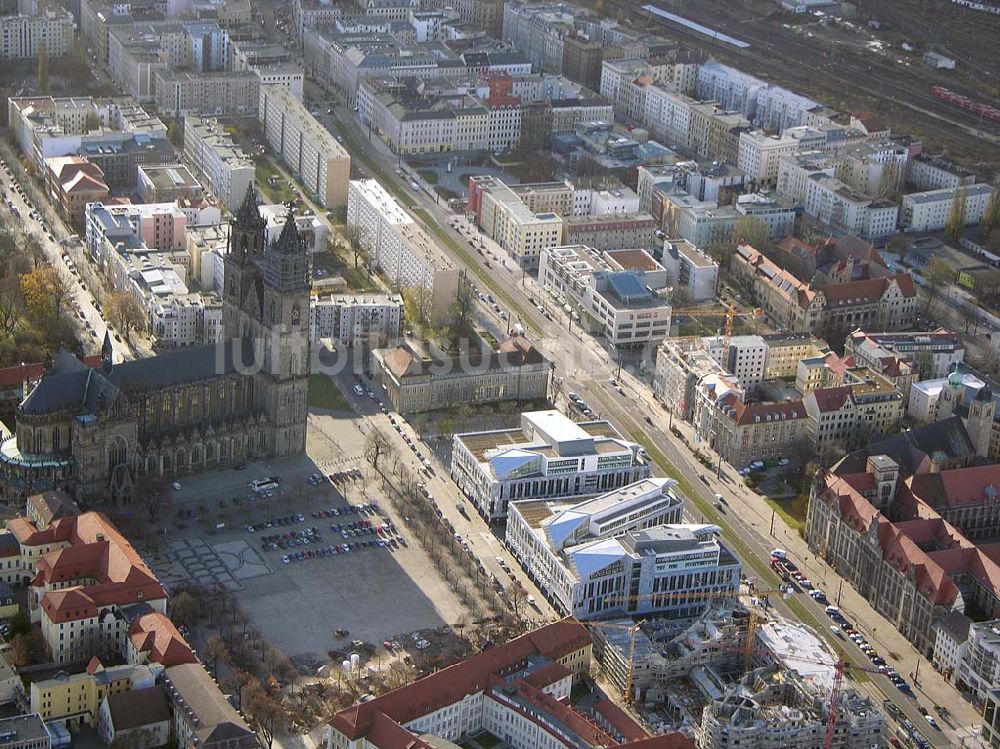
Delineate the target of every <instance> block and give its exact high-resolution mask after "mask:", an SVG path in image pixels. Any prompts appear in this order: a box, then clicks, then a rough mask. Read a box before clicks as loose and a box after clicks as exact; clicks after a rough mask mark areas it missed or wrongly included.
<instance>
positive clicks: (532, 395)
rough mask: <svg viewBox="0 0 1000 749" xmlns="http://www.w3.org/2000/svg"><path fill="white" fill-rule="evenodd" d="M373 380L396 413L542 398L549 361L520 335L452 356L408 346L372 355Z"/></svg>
mask: <svg viewBox="0 0 1000 749" xmlns="http://www.w3.org/2000/svg"><path fill="white" fill-rule="evenodd" d="M372 369H373V370H374V373H375V379H376V381H377V382H379V383H380V384H381V385H382V387H383V388H385V392H386V397H387V399H388V401H389V402H390V403H391V404H392V408H393V410H394V411H396V412H397V413H401V414H407V413H418V412H421V411H433V410H435V409H438V408H449V407H451V406H453V405H454V404H456V403H466V404H469V405H477V404H482V403H500V402H503V401H512V400H513V401H533V400H544V399H545V398H547V397H548V393H549V379H550V377H551V375H552V362H551V361H549V360H548V359H547V358H545V356H544V355H543V354H542V353H541V352H540V351H539V350H538V349H537V348H535V347H534V346H532V345H531V344H530V343H529V342H528V341H527V339H525V338H524V337H523V336H514V337H513V338H510V339H508V340H506V341H504V342H503V343H501V344H500V345H499V347H498V348H497V350H496V351H492V350H489V351H481V352H480V351H475V350H472V351H468V352H466V353H463V354H460V355H458V356H453V357H443V356H440V355H438V356H421V355H419V354H417V353H415V352H414V351H412V350H411V349H409V348H408V347H405V346H401V347H399V348H397V349H393V350H391V351H375V352H373V354H372Z"/></svg>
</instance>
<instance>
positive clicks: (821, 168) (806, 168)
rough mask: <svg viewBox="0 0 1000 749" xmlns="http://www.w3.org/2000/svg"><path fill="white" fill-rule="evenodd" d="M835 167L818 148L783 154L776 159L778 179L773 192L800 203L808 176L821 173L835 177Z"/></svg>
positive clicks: (804, 193) (806, 185) (802, 200)
mask: <svg viewBox="0 0 1000 749" xmlns="http://www.w3.org/2000/svg"><path fill="white" fill-rule="evenodd" d="M836 174H837V168H836V164H835V163H834V161H833V160H832V159H831V158H830V157H829V156H828V155H827V154H826V153H825V152H824V151H820V150H811V151H810V150H803V151H799V152H798V153H791V154H785V155H783V156H782V157H780V158H779V159H778V181H777V184H776V186H775V192H776V193H777V194H778V197H781V198H786V199H788V200H791V201H794V202H795V203H798V204H799V205H801V204H802V203H804V202H805V199H806V192H807V191H808V189H809V184H810V177H812V176H814V175H823V176H827V177H835V176H836Z"/></svg>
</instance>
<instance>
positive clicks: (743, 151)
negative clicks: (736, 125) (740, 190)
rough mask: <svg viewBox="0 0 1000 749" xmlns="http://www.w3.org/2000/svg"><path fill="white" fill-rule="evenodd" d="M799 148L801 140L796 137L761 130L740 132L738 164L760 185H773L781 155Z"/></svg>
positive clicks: (776, 177)
mask: <svg viewBox="0 0 1000 749" xmlns="http://www.w3.org/2000/svg"><path fill="white" fill-rule="evenodd" d="M798 149H799V142H798V141H797V140H795V139H794V138H787V137H781V136H774V135H766V134H765V133H763V132H761V131H753V132H745V133H740V140H739V154H738V156H737V159H736V166H738V167H739V168H740V169H742V170H743V172H744V173H745V174H746V175H747V178H748V179H751V180H753V181H754V183H756V184H757V185H758V186H760V187H773V186H774V185H775V183H777V181H778V165H779V163H780V160H781V157H782V156H784V155H785V154H791V153H795V151H797V150H798Z"/></svg>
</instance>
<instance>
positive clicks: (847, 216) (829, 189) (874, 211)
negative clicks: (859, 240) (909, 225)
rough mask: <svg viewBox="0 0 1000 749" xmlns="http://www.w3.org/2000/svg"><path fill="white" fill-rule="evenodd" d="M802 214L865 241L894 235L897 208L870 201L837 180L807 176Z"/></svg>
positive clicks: (891, 204)
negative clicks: (862, 238)
mask: <svg viewBox="0 0 1000 749" xmlns="http://www.w3.org/2000/svg"><path fill="white" fill-rule="evenodd" d="M802 208H803V210H804V211H805V213H806V214H807V215H809V216H812V217H813V218H815V219H817V220H818V221H820V222H822V223H823V224H826V225H828V226H830V227H832V228H834V229H837V230H839V231H844V232H847V233H849V234H855V235H857V236H859V237H865V238H867V239H877V238H879V237H886V236H889V235H890V234H893V233H895V231H896V223H897V220H898V218H899V206H898V205H896V204H895V203H892V202H890V201H888V200H873V199H872V198H870V197H869V196H868V195H865V194H864V193H862V192H858V191H857V190H855V189H854V188H852V187H851V186H849V185H847V184H846V183H844V182H841V181H840V180H839V179H837V178H836V177H827V176H825V175H812V176H810V178H809V180H808V183H807V185H806V195H805V200H803V202H802Z"/></svg>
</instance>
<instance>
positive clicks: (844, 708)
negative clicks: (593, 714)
mask: <svg viewBox="0 0 1000 749" xmlns="http://www.w3.org/2000/svg"><path fill="white" fill-rule="evenodd" d="M755 616H756V614H755ZM750 619H751V612H750V611H748V610H747V609H745V608H743V607H742V606H740V605H738V604H737V605H735V606H733V605H726V606H716V607H713V608H712V609H710V610H709V611H708V612H707V613H706V614H704V615H703V616H701V617H700V618H698V619H697V620H695V621H693V622H692V623H690V625H689V626H687V627H686V628H683V629H678V628H677V626H676V624H674V625H672V627H673V628H671V629H662V628H661V629H659V630H657V628H656V627H655V626H653V625H654V624H659V625H660V626H661V627H662V626H663V625H662V623H643V624H642V625H641V626H638V627H637V626H635V625H633V624H632V622H631V621H627V620H626V621H625V622H603V623H595V624H594V625H592V626H591V629H592V632H593V635H594V655H595V656H596V657H597V658H598V660H599V662H600V663H601V665H602V667H603V668H604V672H605V674H606V675H607V677H608V678H609V679H610V680H611V681H612V682H614V683H615V684H616V685H617V686H618V687H619V688H621V689H623V691H627V692H628V694H629V697H630V698H631V699H630V701H632V702H633V703H634V704H635V705H636V707H638V708H640V710H641V712H642V713H643V714H644V717H645V718H646V719H647V720H648V721H649V722H650V723H651V724H653V725H655V726H657V728H658V729H663V730H666V729H667V728H669V727H673V728H679V729H680V730H683V731H685V732H688V733H691V734H693V735H694V736H695V739H696V743H697V746H698V749H725V748H728V747H734V748H735V747H738V748H739V749H790V748H792V747H795V748H796V749H820V748H821V747H823V748H824V749H874V748H875V747H882V746H884V745H885V743H886V741H887V736H888V734H887V726H886V721H885V716H884V715H883V713H882V711H881V710H880V709H879V708H878V707H877V706H876V705H875V704H874V703H873V702H872V701H871V700H869V699H868V698H866V697H863V696H861V695H859V694H858V693H857V692H856V691H855V690H854V688H853V685H852V684H851V683H850V682H849V681H846V680H845V679H844V676H843V672H842V666H841V664H839V662H838V658H837V656H835V655H834V654H833V653H832V652H831V651H830V650H829V649H828V648H827V646H826V645H825V644H824V643H823V642H822V641H821V640H820V639H819V638H818V637H817V636H816V634H815V633H814V632H813V631H812V630H810V629H809V628H808V627H805V626H804V625H801V624H798V623H792V622H788V621H784V620H781V619H777V618H775V617H773V616H771V615H769V616H768V618H767V621H766V622H763V623H761V624H760V626H755V627H752V628H751V627H750V626H749V622H750ZM667 626H668V627H669V626H671V625H667ZM749 629H752V630H753V634H752V635H750V637H751V638H752V646H751V647H749V648H748V647H747V644H746V643H747V632H748V630H749ZM832 705H836V706H837V709H836V715H835V716H834V720H833V721H831V720H830V711H831V706H832Z"/></svg>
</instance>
